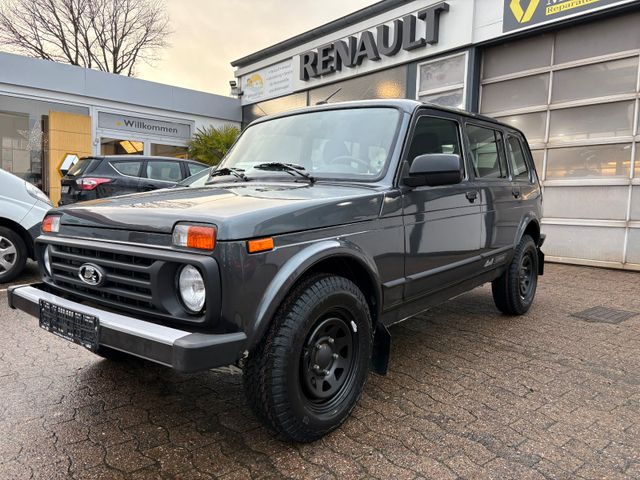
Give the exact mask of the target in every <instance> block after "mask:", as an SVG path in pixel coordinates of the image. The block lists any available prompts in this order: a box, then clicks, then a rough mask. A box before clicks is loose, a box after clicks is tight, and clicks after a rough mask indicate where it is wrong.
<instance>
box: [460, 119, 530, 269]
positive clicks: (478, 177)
mask: <svg viewBox="0 0 640 480" xmlns="http://www.w3.org/2000/svg"><path fill="white" fill-rule="evenodd" d="M465 132H466V140H467V148H468V150H469V157H470V160H471V163H472V168H473V176H474V184H475V186H476V188H477V189H478V191H479V192H480V198H479V203H480V208H481V211H482V227H481V235H480V247H481V248H480V251H481V254H482V255H483V261H482V269H483V270H484V269H489V268H491V267H495V266H498V265H500V264H502V263H504V262H505V261H506V260H507V259H508V256H509V250H510V249H511V248H512V246H513V239H514V236H515V233H516V230H517V228H518V220H519V218H518V215H517V214H516V213H515V211H514V207H515V202H516V199H515V198H514V195H513V191H512V189H513V187H512V183H511V179H510V178H509V170H508V168H507V162H506V158H505V152H504V133H503V132H502V130H501V129H500V128H498V127H496V126H495V125H494V124H491V123H489V122H482V121H480V120H476V119H473V120H468V121H467V122H466V123H465Z"/></svg>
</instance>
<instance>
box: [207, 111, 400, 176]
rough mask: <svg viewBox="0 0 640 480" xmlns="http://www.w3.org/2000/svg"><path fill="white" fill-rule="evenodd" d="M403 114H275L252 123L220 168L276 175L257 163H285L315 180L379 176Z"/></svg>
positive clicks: (377, 112)
mask: <svg viewBox="0 0 640 480" xmlns="http://www.w3.org/2000/svg"><path fill="white" fill-rule="evenodd" d="M399 118H400V112H399V111H398V110H396V109H395V108H389V107H381V108H380V107H376V108H350V109H342V110H324V111H316V112H309V113H302V114H298V115H291V116H288V117H281V118H275V119H273V120H268V121H265V122H262V123H258V124H256V125H253V126H252V127H249V128H248V129H247V130H246V131H245V132H244V133H243V134H242V136H241V137H240V139H239V140H238V143H237V144H236V145H235V146H234V147H233V149H232V150H231V152H230V153H229V155H228V156H227V157H226V158H225V160H224V161H223V162H222V164H221V165H220V167H219V168H223V167H224V168H235V169H242V170H244V173H245V174H246V175H247V177H249V178H254V177H259V176H265V175H274V172H273V170H265V169H264V168H254V167H256V166H258V167H260V165H264V164H267V163H272V162H279V163H285V164H291V165H294V166H296V167H298V166H299V167H303V168H304V169H305V171H306V172H308V173H309V174H311V175H313V176H314V177H315V178H332V179H336V178H338V179H341V178H347V179H354V180H359V179H360V180H373V179H375V178H377V177H379V176H380V174H381V173H382V172H383V170H384V167H385V165H386V163H387V159H388V157H389V153H390V151H391V148H392V144H393V139H394V137H395V133H396V129H397V125H398V121H399ZM277 174H278V175H283V176H285V174H283V173H277ZM286 176H290V175H286Z"/></svg>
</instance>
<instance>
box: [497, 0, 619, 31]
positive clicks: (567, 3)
mask: <svg viewBox="0 0 640 480" xmlns="http://www.w3.org/2000/svg"><path fill="white" fill-rule="evenodd" d="M622 3H627V0H504V13H503V17H502V31H503V32H510V31H511V30H517V29H519V28H526V27H531V26H534V25H539V24H541V23H547V22H553V21H555V20H559V19H560V18H562V17H566V16H569V15H576V14H582V13H588V12H589V11H590V10H593V9H596V8H599V7H606V6H612V5H615V4H622Z"/></svg>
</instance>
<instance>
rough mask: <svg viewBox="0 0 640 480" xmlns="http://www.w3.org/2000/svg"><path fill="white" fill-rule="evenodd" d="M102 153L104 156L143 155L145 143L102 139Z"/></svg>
mask: <svg viewBox="0 0 640 480" xmlns="http://www.w3.org/2000/svg"><path fill="white" fill-rule="evenodd" d="M100 153H101V154H102V155H142V154H143V153H144V142H138V141H135V140H118V139H115V138H102V139H100Z"/></svg>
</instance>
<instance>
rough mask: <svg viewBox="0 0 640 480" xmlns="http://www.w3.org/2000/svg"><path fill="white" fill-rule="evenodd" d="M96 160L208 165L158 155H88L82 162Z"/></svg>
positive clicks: (187, 159) (186, 159)
mask: <svg viewBox="0 0 640 480" xmlns="http://www.w3.org/2000/svg"><path fill="white" fill-rule="evenodd" d="M85 159H96V160H173V161H177V162H189V163H198V164H200V165H206V163H202V162H198V161H197V160H191V159H189V158H176V157H161V156H157V155H87V156H85V157H82V158H81V159H80V160H85Z"/></svg>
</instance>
